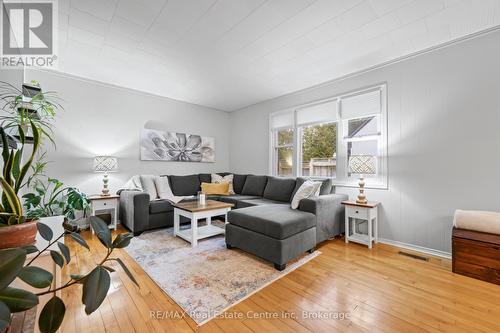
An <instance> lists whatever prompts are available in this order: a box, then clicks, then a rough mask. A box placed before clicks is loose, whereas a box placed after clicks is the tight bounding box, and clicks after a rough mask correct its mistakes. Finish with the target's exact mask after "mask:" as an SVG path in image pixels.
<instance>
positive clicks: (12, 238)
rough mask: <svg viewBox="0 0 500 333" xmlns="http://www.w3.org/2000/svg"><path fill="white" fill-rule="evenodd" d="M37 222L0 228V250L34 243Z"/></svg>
mask: <svg viewBox="0 0 500 333" xmlns="http://www.w3.org/2000/svg"><path fill="white" fill-rule="evenodd" d="M37 222H38V221H37V220H34V221H30V222H26V223H22V224H15V225H9V226H7V227H0V249H8V248H12V247H20V246H26V245H31V244H33V243H35V239H36V233H37V227H36V224H37Z"/></svg>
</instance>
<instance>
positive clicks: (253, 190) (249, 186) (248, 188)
mask: <svg viewBox="0 0 500 333" xmlns="http://www.w3.org/2000/svg"><path fill="white" fill-rule="evenodd" d="M266 184H267V176H256V175H248V176H247V179H246V180H245V185H243V190H242V191H241V194H245V195H256V196H258V197H261V196H262V194H263V193H264V189H265V188H266Z"/></svg>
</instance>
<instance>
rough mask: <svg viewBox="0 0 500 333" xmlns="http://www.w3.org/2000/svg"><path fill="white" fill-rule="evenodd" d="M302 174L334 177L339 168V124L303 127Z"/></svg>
mask: <svg viewBox="0 0 500 333" xmlns="http://www.w3.org/2000/svg"><path fill="white" fill-rule="evenodd" d="M301 148H302V150H301V176H309V177H332V178H334V177H335V176H336V170H337V160H336V157H337V124H336V123H326V124H316V125H311V126H305V127H302V128H301Z"/></svg>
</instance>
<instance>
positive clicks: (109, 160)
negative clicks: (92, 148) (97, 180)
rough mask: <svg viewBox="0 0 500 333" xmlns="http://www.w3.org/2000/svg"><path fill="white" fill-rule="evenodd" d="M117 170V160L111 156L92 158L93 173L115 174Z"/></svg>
mask: <svg viewBox="0 0 500 333" xmlns="http://www.w3.org/2000/svg"><path fill="white" fill-rule="evenodd" d="M117 170H118V159H117V158H116V157H113V156H96V157H94V172H115V171H117Z"/></svg>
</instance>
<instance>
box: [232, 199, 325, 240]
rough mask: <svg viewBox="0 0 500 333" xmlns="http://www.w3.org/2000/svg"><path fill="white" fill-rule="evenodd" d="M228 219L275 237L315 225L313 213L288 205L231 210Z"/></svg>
mask: <svg viewBox="0 0 500 333" xmlns="http://www.w3.org/2000/svg"><path fill="white" fill-rule="evenodd" d="M228 221H229V223H230V224H233V225H236V226H239V227H241V228H244V229H247V230H251V231H254V232H258V233H260V234H263V235H266V236H269V237H272V238H276V239H285V238H288V237H290V236H292V235H295V234H297V233H299V232H302V231H304V230H307V229H309V228H312V227H314V226H316V217H315V216H314V215H313V214H311V213H306V212H302V211H298V210H293V209H291V208H290V206H288V205H262V206H255V207H248V208H242V209H237V210H232V211H230V212H229V213H228Z"/></svg>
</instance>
